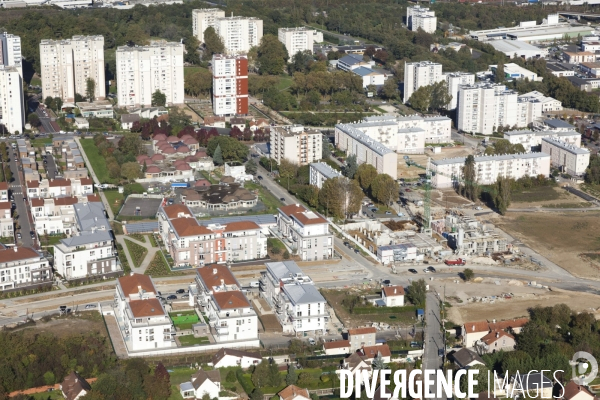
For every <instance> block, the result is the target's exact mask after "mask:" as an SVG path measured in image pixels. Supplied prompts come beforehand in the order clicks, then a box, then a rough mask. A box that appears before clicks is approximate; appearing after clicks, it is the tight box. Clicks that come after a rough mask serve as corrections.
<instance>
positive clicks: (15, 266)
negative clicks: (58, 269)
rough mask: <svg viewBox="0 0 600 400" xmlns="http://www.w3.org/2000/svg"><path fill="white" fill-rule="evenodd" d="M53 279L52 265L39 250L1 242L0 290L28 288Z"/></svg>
mask: <svg viewBox="0 0 600 400" xmlns="http://www.w3.org/2000/svg"><path fill="white" fill-rule="evenodd" d="M52 280H53V275H52V266H51V265H50V263H49V262H48V260H47V259H46V258H44V257H43V256H42V255H41V254H40V253H38V251H37V250H35V249H32V248H30V247H17V246H13V247H7V246H5V245H3V244H0V290H9V289H17V288H23V289H26V288H27V287H30V286H33V285H38V284H41V283H46V282H52Z"/></svg>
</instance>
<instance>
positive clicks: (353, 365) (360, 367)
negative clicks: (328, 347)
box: [335, 353, 373, 384]
mask: <svg viewBox="0 0 600 400" xmlns="http://www.w3.org/2000/svg"><path fill="white" fill-rule="evenodd" d="M342 369H345V370H347V371H350V373H351V374H352V375H354V376H355V377H357V379H359V380H360V381H361V384H364V383H365V381H364V378H365V377H364V375H363V371H366V372H367V373H368V376H371V374H372V373H373V368H372V366H371V362H370V361H368V360H366V357H364V356H362V355H360V354H359V353H352V354H350V356H348V357H346V358H345V359H344V361H342V364H341V368H340V369H338V370H336V371H335V373H336V374H338V375H339V373H340V372H339V371H341V370H342ZM358 374H360V375H358ZM361 378H363V379H361Z"/></svg>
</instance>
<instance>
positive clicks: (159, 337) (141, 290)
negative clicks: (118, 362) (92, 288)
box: [114, 273, 175, 351]
mask: <svg viewBox="0 0 600 400" xmlns="http://www.w3.org/2000/svg"><path fill="white" fill-rule="evenodd" d="M157 294H158V291H157V290H156V286H154V281H153V280H152V278H151V277H150V276H147V275H141V274H134V273H131V275H128V276H123V277H121V278H119V279H118V280H117V287H116V290H115V303H114V309H115V314H116V315H115V317H116V318H117V322H118V324H119V328H120V332H121V335H123V340H124V341H125V345H126V346H127V349H128V350H129V351H140V350H153V349H168V348H171V347H174V346H175V340H174V339H173V335H174V334H175V328H174V327H173V323H172V322H171V318H169V314H167V312H166V311H165V309H164V308H163V305H162V303H161V302H160V301H159V299H158V298H157V297H156V296H157Z"/></svg>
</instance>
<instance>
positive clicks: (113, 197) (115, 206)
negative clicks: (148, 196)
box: [104, 190, 124, 215]
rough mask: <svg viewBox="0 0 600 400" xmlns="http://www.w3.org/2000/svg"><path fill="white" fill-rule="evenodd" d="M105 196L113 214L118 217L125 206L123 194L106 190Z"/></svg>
mask: <svg viewBox="0 0 600 400" xmlns="http://www.w3.org/2000/svg"><path fill="white" fill-rule="evenodd" d="M104 195H105V196H106V201H108V204H109V205H110V209H111V210H112V212H113V214H114V215H117V214H118V213H119V210H120V209H121V205H122V204H123V199H124V197H123V193H119V191H118V190H105V191H104Z"/></svg>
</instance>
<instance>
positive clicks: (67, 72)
mask: <svg viewBox="0 0 600 400" xmlns="http://www.w3.org/2000/svg"><path fill="white" fill-rule="evenodd" d="M40 66H41V70H42V97H43V98H46V97H48V96H50V97H60V98H61V99H62V100H63V101H65V102H67V101H68V102H73V101H75V93H78V94H80V95H82V96H85V92H86V82H87V78H92V79H94V81H95V83H96V90H95V95H96V98H97V99H104V97H105V95H106V89H105V86H106V81H105V77H104V37H103V36H101V35H98V36H73V38H72V39H66V40H49V39H44V40H42V41H41V42H40Z"/></svg>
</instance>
